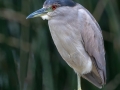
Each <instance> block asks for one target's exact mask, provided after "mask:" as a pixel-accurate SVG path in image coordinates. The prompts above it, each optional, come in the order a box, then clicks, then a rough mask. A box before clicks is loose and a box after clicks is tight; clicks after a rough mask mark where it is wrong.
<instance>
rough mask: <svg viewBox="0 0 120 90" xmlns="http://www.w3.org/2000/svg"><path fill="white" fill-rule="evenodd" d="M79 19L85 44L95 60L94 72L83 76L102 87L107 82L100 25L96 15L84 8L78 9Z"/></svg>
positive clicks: (93, 60)
mask: <svg viewBox="0 0 120 90" xmlns="http://www.w3.org/2000/svg"><path fill="white" fill-rule="evenodd" d="M78 19H79V23H80V32H81V36H82V39H83V45H84V47H85V50H86V52H87V53H88V54H89V56H90V57H91V59H92V62H93V69H92V72H91V73H89V74H86V75H84V76H83V77H84V78H85V79H87V80H88V81H90V82H91V83H93V84H94V85H96V86H97V87H101V86H102V85H104V84H105V83H106V68H105V67H106V63H105V52H104V45H103V37H102V33H101V30H100V27H99V25H98V23H97V22H96V20H95V19H94V17H93V16H92V15H91V14H90V13H89V12H88V11H87V10H86V9H84V8H83V9H79V10H78Z"/></svg>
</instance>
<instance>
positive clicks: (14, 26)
mask: <svg viewBox="0 0 120 90" xmlns="http://www.w3.org/2000/svg"><path fill="white" fill-rule="evenodd" d="M75 1H76V2H79V3H81V4H82V5H83V6H84V7H85V8H87V9H88V10H89V11H90V12H91V13H92V14H93V15H94V17H95V18H96V20H97V21H98V23H99V24H100V26H101V29H102V31H103V36H104V40H105V42H104V43H105V50H106V62H107V83H106V85H105V86H104V88H103V89H102V90H120V0H75ZM43 3H44V0H0V90H77V87H76V86H77V81H76V74H75V73H74V71H73V70H72V69H71V68H70V67H69V66H68V65H67V64H66V63H65V62H64V60H63V59H62V58H61V56H60V55H59V53H58V51H57V50H56V47H55V45H54V43H53V41H52V38H51V35H50V32H49V28H48V25H47V21H43V20H42V19H41V18H35V19H31V20H26V16H27V15H28V14H30V13H31V12H33V11H35V10H37V9H39V8H41V7H42V4H43ZM82 89H83V90H99V89H98V88H96V87H95V86H93V85H92V84H90V83H89V82H88V81H86V80H84V79H82Z"/></svg>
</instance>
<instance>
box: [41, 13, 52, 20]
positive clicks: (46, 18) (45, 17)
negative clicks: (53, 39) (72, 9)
mask: <svg viewBox="0 0 120 90" xmlns="http://www.w3.org/2000/svg"><path fill="white" fill-rule="evenodd" d="M41 17H42V19H43V20H48V19H50V17H49V16H48V15H47V14H46V15H43V16H41Z"/></svg>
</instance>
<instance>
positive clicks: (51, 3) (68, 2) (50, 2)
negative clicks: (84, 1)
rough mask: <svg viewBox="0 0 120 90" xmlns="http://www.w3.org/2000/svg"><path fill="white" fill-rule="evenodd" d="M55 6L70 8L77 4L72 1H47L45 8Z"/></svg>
mask: <svg viewBox="0 0 120 90" xmlns="http://www.w3.org/2000/svg"><path fill="white" fill-rule="evenodd" d="M53 4H59V5H60V6H70V7H73V6H75V5H76V3H75V2H74V1H72V0H46V1H45V2H44V6H49V5H53Z"/></svg>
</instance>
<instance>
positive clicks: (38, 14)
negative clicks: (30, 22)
mask: <svg viewBox="0 0 120 90" xmlns="http://www.w3.org/2000/svg"><path fill="white" fill-rule="evenodd" d="M47 13H48V9H47V8H42V9H39V10H37V11H35V12H33V13H31V14H30V15H28V16H27V17H26V19H29V18H34V17H41V16H42V15H45V14H47Z"/></svg>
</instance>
